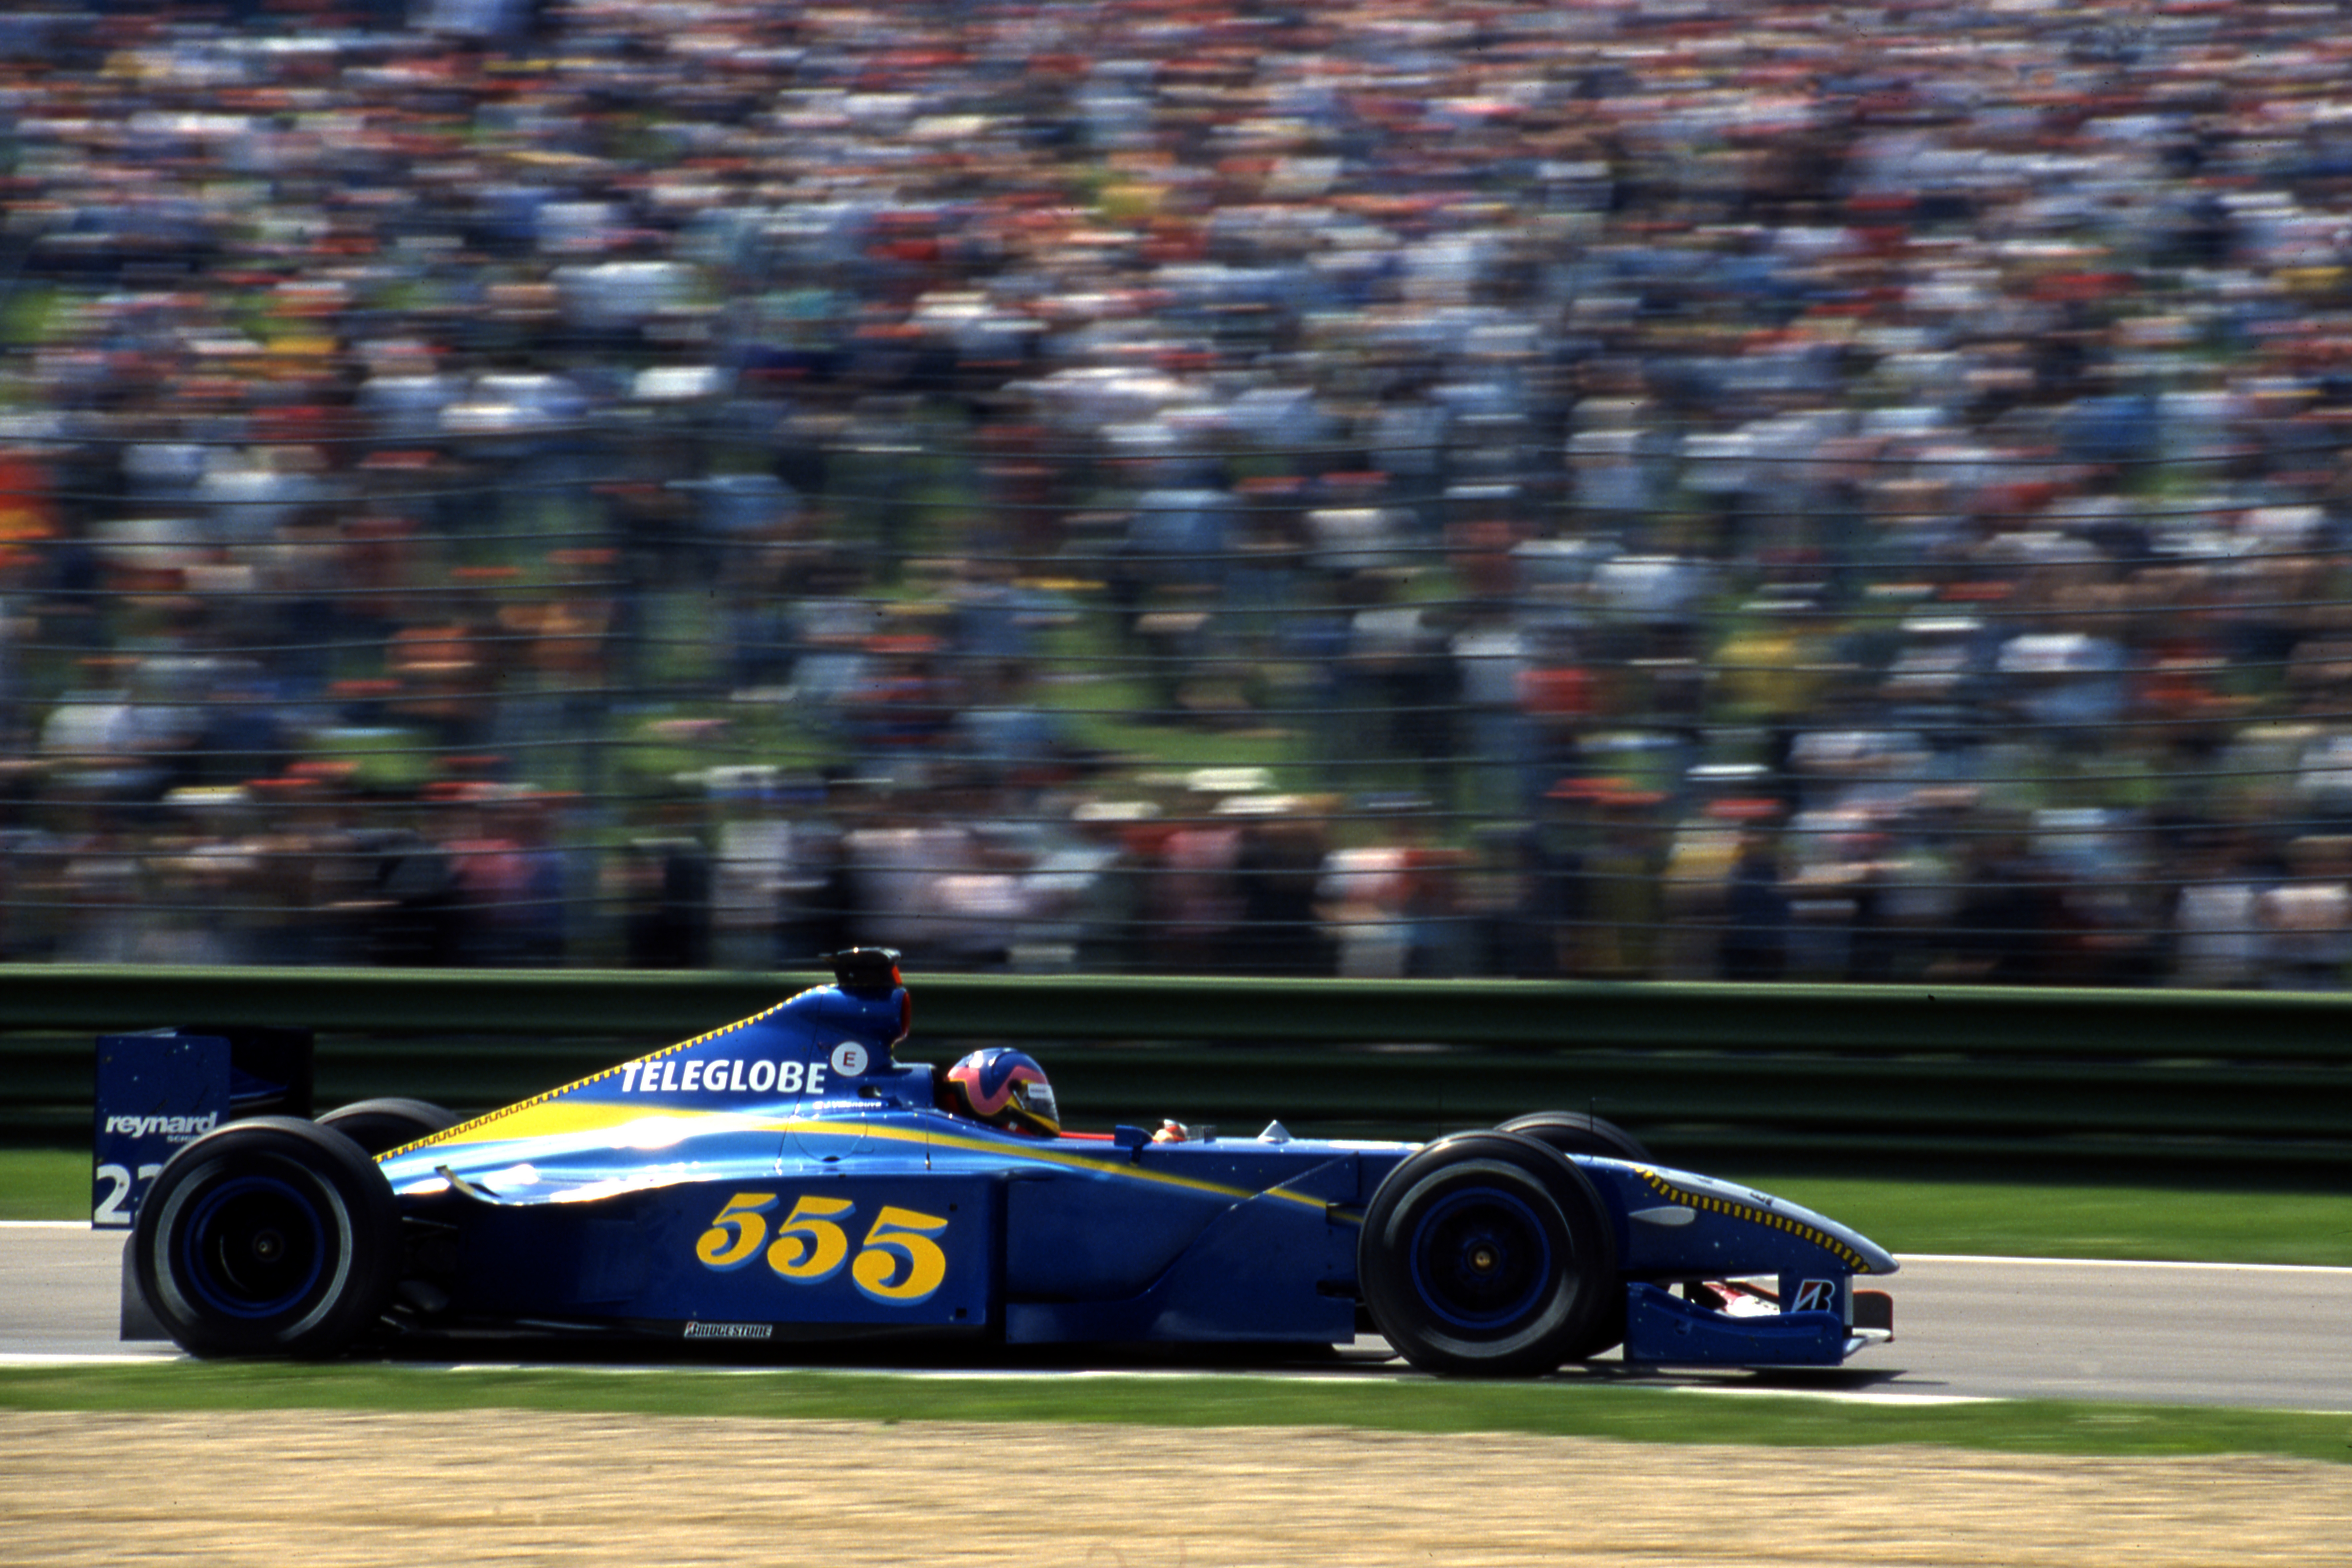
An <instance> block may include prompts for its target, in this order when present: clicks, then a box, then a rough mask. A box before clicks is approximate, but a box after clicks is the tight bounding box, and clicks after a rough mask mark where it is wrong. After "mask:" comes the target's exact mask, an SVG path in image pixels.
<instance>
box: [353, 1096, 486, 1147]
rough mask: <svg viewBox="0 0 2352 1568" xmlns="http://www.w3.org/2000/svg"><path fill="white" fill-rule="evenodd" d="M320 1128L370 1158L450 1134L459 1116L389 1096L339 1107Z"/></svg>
mask: <svg viewBox="0 0 2352 1568" xmlns="http://www.w3.org/2000/svg"><path fill="white" fill-rule="evenodd" d="M319 1125H320V1126H321V1127H331V1128H333V1129H334V1130H335V1131H338V1132H340V1133H341V1134H342V1135H343V1136H344V1137H346V1138H348V1139H350V1140H351V1141H352V1142H354V1143H356V1144H358V1145H359V1146H360V1147H361V1148H362V1149H364V1150H366V1151H367V1152H369V1153H370V1154H381V1153H383V1152H386V1151H387V1150H392V1149H398V1148H400V1147H402V1146H403V1145H404V1144H409V1143H414V1142H416V1141H417V1140H418V1139H420V1138H430V1137H432V1136H433V1134H435V1133H436V1132H446V1131H448V1130H449V1129H450V1128H452V1127H455V1126H457V1112H456V1111H454V1110H443V1109H442V1108H441V1107H440V1106H437V1105H436V1104H434V1103H433V1102H432V1101H431V1100H407V1099H403V1098H401V1097H400V1096H397V1095H387V1096H384V1097H383V1098H382V1099H378V1100H353V1101H352V1102H351V1103H350V1104H349V1105H340V1106H337V1107H336V1108H335V1109H334V1110H330V1111H329V1112H327V1114H325V1115H324V1116H321V1117H320V1118H319Z"/></svg>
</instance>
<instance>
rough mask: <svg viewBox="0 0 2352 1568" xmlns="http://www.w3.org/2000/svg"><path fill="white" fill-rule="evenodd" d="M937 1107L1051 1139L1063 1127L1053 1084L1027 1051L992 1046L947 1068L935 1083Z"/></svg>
mask: <svg viewBox="0 0 2352 1568" xmlns="http://www.w3.org/2000/svg"><path fill="white" fill-rule="evenodd" d="M940 1109H941V1110H945V1111H947V1112H949V1113H950V1115H954V1116H969V1117H971V1119H972V1120H973V1121H985V1122H987V1123H988V1124H989V1125H990V1126H992V1127H1002V1128H1003V1129H1005V1130H1006V1131H1012V1132H1027V1133H1030V1134H1032V1135H1034V1136H1035V1137H1039V1138H1051V1137H1054V1136H1055V1135H1056V1134H1058V1133H1059V1132H1060V1131H1062V1114H1061V1112H1060V1111H1059V1110H1057V1109H1055V1104H1054V1086H1053V1085H1052V1084H1050V1083H1048V1082H1046V1081H1045V1068H1041V1067H1039V1066H1038V1065H1037V1060H1036V1058H1034V1057H1032V1056H1031V1055H1030V1054H1029V1053H1028V1052H1026V1051H1018V1050H1014V1049H1013V1047H1010V1046H991V1047H989V1048H988V1049H986V1050H982V1051H974V1052H972V1053H971V1055H970V1056H968V1057H966V1058H963V1060H961V1061H960V1062H958V1063H956V1065H955V1066H953V1067H951V1068H948V1075H947V1078H946V1079H945V1080H944V1081H943V1082H942V1083H941V1084H940Z"/></svg>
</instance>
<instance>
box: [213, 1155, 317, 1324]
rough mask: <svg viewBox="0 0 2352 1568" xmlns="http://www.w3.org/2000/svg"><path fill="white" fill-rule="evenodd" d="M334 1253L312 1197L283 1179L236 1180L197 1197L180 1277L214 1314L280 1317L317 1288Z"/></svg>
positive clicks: (260, 1176) (256, 1176)
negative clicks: (331, 1251)
mask: <svg viewBox="0 0 2352 1568" xmlns="http://www.w3.org/2000/svg"><path fill="white" fill-rule="evenodd" d="M327 1252H328V1247H327V1233H326V1227H325V1226H324V1225H323V1224H322V1223H321V1222H320V1215H319V1211H318V1205H316V1204H315V1203H314V1202H313V1201H312V1200H311V1198H310V1196H309V1194H305V1193H304V1192H303V1191H302V1190H301V1189H300V1188H299V1187H298V1186H296V1185H295V1184H292V1183H290V1182H288V1181H286V1180H284V1179H282V1178H280V1177H277V1176H269V1175H244V1176H234V1177H231V1178H230V1179H229V1180H227V1181H225V1182H223V1183H221V1184H219V1185H218V1186H216V1187H214V1188H213V1189H211V1190H210V1191H208V1192H206V1193H205V1194H203V1196H201V1197H200V1198H198V1199H197V1200H196V1202H195V1204H194V1206H193V1208H192V1210H191V1212H190V1213H189V1215H188V1217H187V1222H186V1223H185V1224H184V1225H183V1226H181V1227H180V1235H179V1262H180V1266H181V1267H180V1270H179V1272H180V1277H181V1279H184V1281H185V1282H186V1285H187V1288H188V1290H189V1292H190V1294H191V1295H193V1296H194V1297H195V1298H197V1299H198V1300H200V1302H201V1303H202V1305H204V1306H205V1308H207V1309H208V1310H212V1311H215V1312H219V1313H221V1314H223V1315H224V1316H226V1317H232V1318H244V1319H253V1320H258V1319H267V1318H276V1317H280V1316H283V1315H285V1314H286V1313H289V1312H291V1311H293V1310H295V1309H296V1308H299V1307H300V1306H301V1305H302V1304H303V1303H304V1302H305V1301H307V1300H310V1297H311V1295H312V1294H313V1293H314V1292H315V1291H316V1290H317V1289H318V1287H319V1282H320V1278H321V1277H322V1276H323V1275H324V1273H325V1271H326V1262H327Z"/></svg>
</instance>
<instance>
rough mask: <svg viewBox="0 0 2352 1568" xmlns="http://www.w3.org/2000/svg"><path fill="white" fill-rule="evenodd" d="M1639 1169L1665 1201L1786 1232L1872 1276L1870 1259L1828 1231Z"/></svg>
mask: <svg viewBox="0 0 2352 1568" xmlns="http://www.w3.org/2000/svg"><path fill="white" fill-rule="evenodd" d="M1635 1169H1637V1170H1641V1172H1642V1179H1643V1181H1645V1182H1647V1183H1649V1184H1650V1185H1651V1186H1652V1187H1653V1188H1654V1189H1655V1190H1656V1191H1657V1193H1658V1194H1659V1195H1661V1196H1663V1197H1669V1198H1672V1199H1674V1200H1675V1202H1676V1203H1678V1204H1687V1205H1690V1206H1691V1207H1692V1208H1695V1209H1699V1210H1702V1211H1704V1212H1706V1213H1707V1214H1719V1215H1725V1216H1726V1217H1727V1218H1730V1219H1744V1220H1746V1221H1748V1223H1749V1224H1750V1225H1760V1226H1767V1227H1769V1228H1770V1229H1773V1230H1780V1231H1786V1232H1788V1234H1790V1236H1793V1237H1797V1238H1798V1239H1799V1240H1801V1241H1810V1242H1811V1243H1812V1244H1813V1245H1814V1246H1815V1247H1820V1248H1821V1249H1822V1251H1823V1252H1826V1253H1828V1254H1829V1255H1830V1256H1831V1257H1832V1258H1837V1259H1838V1260H1839V1261H1840V1262H1842V1263H1843V1264H1844V1265H1845V1266H1846V1267H1847V1268H1851V1269H1853V1271H1854V1272H1855V1273H1856V1274H1867V1273H1869V1272H1870V1260H1869V1259H1868V1258H1864V1256H1863V1255H1862V1254H1861V1253H1859V1252H1856V1251H1855V1250H1854V1249H1853V1247H1849V1246H1847V1245H1846V1244H1845V1243H1844V1242H1843V1241H1840V1240H1839V1239H1838V1238H1837V1237H1834V1236H1832V1235H1831V1234H1830V1233H1829V1232H1827V1231H1825V1230H1822V1229H1820V1228H1818V1227H1816V1226H1810V1225H1806V1224H1805V1223H1803V1222H1802V1221H1801V1220H1794V1219H1790V1217H1789V1216H1788V1215H1784V1214H1774V1213H1773V1212H1772V1211H1771V1210H1770V1209H1760V1208H1757V1207H1755V1206H1753V1205H1748V1204H1738V1203H1733V1202H1732V1201H1731V1200H1730V1199H1728V1198H1718V1197H1715V1196H1712V1195H1711V1194H1706V1193H1693V1192H1685V1191H1684V1190H1683V1189H1682V1188H1680V1187H1678V1186H1676V1185H1675V1184H1673V1183H1672V1182H1669V1181H1667V1180H1666V1179H1665V1178H1664V1176H1661V1175H1659V1174H1658V1173H1656V1172H1655V1171H1652V1170H1647V1169H1643V1168H1642V1167H1640V1166H1636V1167H1635Z"/></svg>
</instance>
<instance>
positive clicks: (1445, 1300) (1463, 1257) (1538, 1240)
mask: <svg viewBox="0 0 2352 1568" xmlns="http://www.w3.org/2000/svg"><path fill="white" fill-rule="evenodd" d="M1406 1258H1407V1259H1408V1261H1409V1263H1410V1266H1411V1269H1412V1288H1413V1292H1414V1294H1415V1295H1417V1296H1419V1297H1420V1298H1421V1301H1422V1304H1423V1306H1425V1307H1427V1308H1428V1309H1429V1310H1431V1311H1432V1312H1433V1313H1435V1314H1436V1315H1437V1316H1438V1317H1440V1318H1442V1319H1443V1320H1444V1321H1446V1322H1447V1323H1449V1324H1451V1325H1453V1326H1454V1327H1455V1328H1457V1329H1463V1330H1466V1331H1472V1332H1493V1331H1497V1330H1502V1329H1507V1328H1509V1327H1511V1326H1512V1325H1513V1324H1515V1323H1517V1321H1520V1320H1521V1319H1523V1318H1525V1317H1526V1316H1527V1314H1528V1313H1529V1312H1530V1311H1532V1310H1535V1309H1536V1308H1538V1306H1540V1305H1541V1304H1542V1302H1543V1301H1544V1300H1545V1299H1546V1297H1547V1296H1548V1294H1549V1288H1550V1283H1551V1274H1552V1245H1551V1238H1550V1237H1549V1235H1548V1234H1547V1233H1546V1231H1545V1228H1544V1224H1543V1221H1542V1220H1541V1219H1540V1218H1539V1217H1538V1215H1537V1214H1536V1211H1535V1210H1534V1209H1533V1208H1531V1207H1529V1206H1528V1205H1527V1204H1526V1203H1524V1202H1523V1201H1521V1200H1520V1199H1519V1198H1518V1197H1517V1196H1516V1195H1515V1194H1510V1193H1507V1192H1503V1191H1501V1190H1499V1189H1497V1188H1493V1187H1474V1188H1471V1189H1470V1190H1468V1191H1466V1192H1460V1193H1455V1194H1452V1195H1451V1196H1449V1197H1447V1198H1446V1199H1445V1200H1444V1202H1442V1203H1439V1204H1437V1205H1435V1206H1433V1208H1432V1209H1431V1210H1430V1211H1429V1213H1428V1214H1427V1215H1423V1218H1422V1221H1421V1223H1420V1224H1419V1225H1418V1226H1414V1227H1413V1233H1412V1245H1411V1247H1409V1248H1408V1249H1407V1251H1406Z"/></svg>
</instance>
